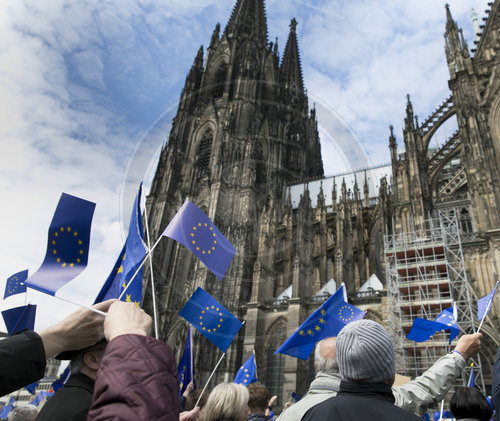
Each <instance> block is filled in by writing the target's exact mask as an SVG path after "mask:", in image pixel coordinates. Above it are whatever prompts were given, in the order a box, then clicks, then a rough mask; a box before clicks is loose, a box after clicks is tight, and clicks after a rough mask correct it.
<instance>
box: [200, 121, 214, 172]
mask: <svg viewBox="0 0 500 421" xmlns="http://www.w3.org/2000/svg"><path fill="white" fill-rule="evenodd" d="M212 141H213V132H212V130H210V129H207V130H205V132H204V133H203V136H202V137H201V141H200V146H199V147H198V155H197V159H196V166H197V167H198V175H199V177H208V176H210V155H211V153H212Z"/></svg>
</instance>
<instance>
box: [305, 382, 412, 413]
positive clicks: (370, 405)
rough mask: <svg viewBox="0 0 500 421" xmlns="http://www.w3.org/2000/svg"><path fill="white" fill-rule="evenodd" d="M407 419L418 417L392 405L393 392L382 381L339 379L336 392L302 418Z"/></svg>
mask: <svg viewBox="0 0 500 421" xmlns="http://www.w3.org/2000/svg"><path fill="white" fill-rule="evenodd" d="M313 420H314V421H321V420H342V421H360V420H362V421H364V420H377V421H409V420H420V418H419V417H417V416H416V415H414V414H412V413H411V412H408V411H406V410H404V409H402V408H399V407H397V406H395V405H394V395H393V394H392V391H391V388H390V386H388V385H387V384H385V383H371V384H361V383H352V382H346V381H342V382H340V392H339V393H338V394H337V396H334V397H332V398H329V399H327V400H326V401H323V402H321V403H319V404H318V405H316V406H313V407H312V408H311V409H310V410H309V411H307V412H306V414H305V415H304V416H303V417H302V421H313Z"/></svg>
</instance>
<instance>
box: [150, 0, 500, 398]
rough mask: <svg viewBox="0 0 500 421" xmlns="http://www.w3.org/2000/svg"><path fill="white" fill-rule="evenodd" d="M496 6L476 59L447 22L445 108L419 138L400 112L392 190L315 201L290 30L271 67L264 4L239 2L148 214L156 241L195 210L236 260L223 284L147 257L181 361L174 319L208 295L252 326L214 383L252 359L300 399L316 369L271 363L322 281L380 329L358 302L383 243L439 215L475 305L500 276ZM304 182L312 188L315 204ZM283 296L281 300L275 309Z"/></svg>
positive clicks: (315, 169) (279, 390)
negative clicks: (445, 220) (295, 193)
mask: <svg viewBox="0 0 500 421" xmlns="http://www.w3.org/2000/svg"><path fill="white" fill-rule="evenodd" d="M499 4H500V2H499V1H495V2H494V4H493V6H492V8H491V10H490V11H489V18H488V20H487V22H486V26H485V28H484V30H483V33H482V35H481V37H480V40H479V43H478V46H477V52H476V54H475V56H474V57H471V56H470V53H469V49H468V47H467V45H466V43H465V41H464V39H463V37H462V35H461V31H460V30H459V29H458V28H457V26H456V24H455V22H454V21H453V19H452V16H451V14H450V11H449V9H448V8H447V15H448V22H447V25H446V36H445V42H446V56H447V60H448V65H449V68H450V82H449V85H450V89H451V96H450V98H449V99H447V100H446V101H445V102H444V103H443V104H442V105H441V106H440V107H439V108H438V109H437V110H436V112H435V113H434V114H433V115H432V116H431V117H430V118H429V119H428V120H426V121H425V122H424V123H423V124H421V125H419V123H418V119H417V118H416V116H415V115H414V114H413V107H412V104H411V101H410V99H409V98H408V105H407V117H406V124H405V129H404V144H405V152H404V153H398V150H397V141H396V137H395V135H394V133H393V132H392V128H391V133H390V138H389V147H390V152H391V158H392V168H389V177H384V178H382V179H381V180H379V181H378V183H377V187H376V189H374V188H373V187H370V186H369V184H370V183H369V182H368V180H367V176H366V172H365V173H363V172H360V173H357V174H351V175H350V176H351V178H352V177H354V178H353V180H354V181H353V182H352V183H351V184H350V185H347V184H346V177H347V175H346V176H345V177H337V178H335V179H333V184H332V180H331V179H330V180H329V182H330V184H329V185H330V186H333V187H331V188H330V189H328V190H326V189H325V190H324V189H323V181H324V182H325V183H324V185H325V186H326V184H327V181H328V180H327V179H323V178H322V177H323V164H322V160H321V148H320V143H319V136H318V129H317V121H316V112H315V109H314V108H313V109H310V108H309V104H308V99H307V95H306V93H305V88H304V82H303V78H302V70H301V63H300V54H299V48H298V44H297V37H296V26H297V22H296V21H295V19H292V21H291V24H290V34H289V38H288V41H287V44H286V47H285V51H284V54H283V58H282V60H281V62H280V60H279V56H278V45H277V42H276V43H272V42H271V43H269V42H268V36H267V23H266V16H265V11H264V2H263V0H258V1H249V0H238V2H237V4H236V6H235V8H234V10H233V13H232V15H231V18H230V20H229V22H228V24H227V26H226V28H225V29H224V31H223V32H222V34H221V33H220V30H221V28H220V26H219V25H217V26H216V28H215V30H214V33H213V35H212V39H211V41H210V46H209V48H208V49H207V51H206V53H204V51H203V48H200V50H199V52H198V54H197V56H196V58H195V60H194V63H193V66H192V67H191V69H190V71H189V74H188V76H187V78H186V83H185V87H184V89H183V92H182V95H181V98H180V102H179V108H178V113H177V116H176V117H175V119H174V122H173V126H172V130H171V133H170V136H169V139H168V143H167V145H166V146H165V147H164V149H163V150H162V152H161V156H160V160H159V163H158V168H157V171H156V175H155V177H154V181H153V184H152V187H151V191H150V194H149V197H148V200H147V208H148V215H149V227H150V228H149V229H150V233H151V236H152V238H157V237H158V236H159V235H160V234H161V231H162V230H163V229H164V228H165V226H166V225H167V224H168V222H169V221H170V220H171V219H172V217H173V216H174V215H175V213H176V211H177V210H178V209H179V208H180V206H181V205H182V203H183V202H184V200H185V199H186V198H189V199H190V200H191V201H193V202H194V203H195V204H197V205H198V206H199V207H200V208H201V209H202V210H204V211H205V213H207V215H208V216H209V217H210V218H211V219H212V220H213V221H214V223H215V224H216V225H217V226H218V227H219V229H220V230H221V231H222V232H223V233H224V234H225V235H226V236H227V238H228V239H229V240H230V241H231V243H232V244H233V245H234V246H235V248H236V256H235V258H234V260H233V262H232V263H231V265H230V267H229V270H228V272H227V274H226V276H225V277H224V280H223V281H219V280H218V279H216V278H215V276H214V275H213V274H211V273H210V272H209V271H208V270H207V269H206V268H205V266H204V265H203V264H202V263H201V262H200V261H198V260H197V259H196V258H195V257H194V256H193V255H192V254H191V253H190V252H189V251H187V250H186V249H185V248H184V247H183V246H181V245H179V244H177V243H175V242H174V241H173V240H170V239H168V240H167V239H165V240H162V242H161V243H160V245H159V246H158V248H157V249H156V250H155V253H154V271H155V281H156V291H157V303H158V307H159V325H160V332H161V333H160V334H161V339H164V340H167V341H168V342H169V343H170V344H171V345H172V346H173V347H174V348H175V350H176V353H177V355H180V353H181V352H182V348H183V345H184V340H185V335H186V331H187V329H186V327H187V324H186V322H185V321H184V320H183V319H181V318H180V317H179V316H178V312H179V310H180V309H181V308H182V306H183V305H184V303H185V302H186V300H187V299H188V298H189V297H190V295H191V294H192V293H193V292H194V290H195V289H196V288H197V287H198V286H201V287H202V288H204V289H205V290H206V291H207V292H209V293H210V294H211V295H213V296H214V297H215V298H216V299H217V300H219V301H220V302H221V303H222V304H223V305H224V306H225V307H226V308H228V309H229V310H230V311H232V312H233V313H234V314H235V315H237V316H238V317H239V318H240V319H243V320H245V321H246V324H245V326H244V327H243V328H242V330H241V331H240V334H239V335H238V336H237V338H236V339H235V341H234V342H233V344H232V345H231V347H230V348H229V350H228V353H227V355H226V358H225V359H224V361H223V363H222V365H221V367H220V369H219V370H218V373H217V375H216V376H215V377H216V378H215V382H217V381H221V380H223V379H225V380H230V379H232V378H233V376H234V374H235V373H236V370H237V368H238V367H239V366H240V364H241V362H242V361H244V360H245V359H247V358H248V357H249V356H250V355H251V353H252V352H253V350H255V352H256V358H257V365H258V370H259V373H258V374H259V378H260V380H261V381H263V382H265V383H267V385H268V387H270V388H271V390H272V392H273V393H276V394H279V396H280V402H283V401H284V400H286V399H287V398H288V397H289V396H290V393H291V392H293V391H296V392H297V393H298V394H302V393H304V392H305V391H306V390H307V387H308V385H309V382H310V380H311V378H312V376H313V367H312V363H311V362H310V361H307V362H304V361H302V360H297V359H295V358H291V357H285V356H282V355H274V351H275V350H276V348H277V347H278V346H279V345H280V344H281V343H282V342H283V341H284V340H285V338H286V337H287V336H289V335H290V334H291V333H292V332H294V331H295V329H296V328H297V327H298V326H299V324H300V323H302V322H303V321H304V320H305V318H306V317H307V316H308V315H309V314H310V313H311V312H312V311H314V309H315V308H317V306H318V303H319V302H321V300H322V299H324V298H325V296H323V295H321V294H320V295H318V293H319V292H320V290H321V289H322V288H323V287H324V286H325V285H326V284H327V283H328V281H329V280H331V279H335V281H336V283H337V286H338V285H339V284H340V282H344V283H345V284H346V287H347V290H348V293H349V296H350V297H351V298H352V299H354V302H355V303H356V304H357V305H359V306H360V307H362V308H363V309H366V310H367V311H368V317H370V318H372V319H375V320H379V321H381V322H384V321H385V320H386V319H387V305H386V298H385V297H383V295H382V298H381V297H380V296H379V297H375V298H374V299H373V298H371V299H368V301H363V300H361V299H360V298H356V292H357V291H358V290H359V288H360V286H361V285H362V284H363V283H364V282H365V281H366V280H367V279H368V278H369V277H370V275H371V274H373V273H375V274H376V275H377V276H378V277H379V278H380V279H381V280H384V276H385V271H384V257H383V234H384V233H386V232H391V231H393V230H396V231H398V230H399V231H401V230H412V229H416V228H419V227H422V226H423V224H424V220H425V219H426V218H427V216H428V215H431V214H434V213H435V212H436V211H437V209H448V208H449V209H456V210H458V213H459V215H460V218H461V219H460V221H461V224H462V227H463V232H464V244H463V246H464V250H465V251H466V255H465V257H466V264H467V268H468V270H469V273H470V280H471V283H472V286H473V289H474V291H475V292H476V295H477V296H479V297H480V296H483V295H485V294H486V293H487V292H489V291H490V290H491V289H492V287H493V284H494V277H493V267H494V266H492V264H491V263H490V262H491V261H493V265H495V267H496V268H497V270H500V217H499V214H498V211H497V209H498V208H499V205H500V188H498V186H499V185H500V184H499V176H500V172H499V165H500V83H499V78H498V71H499V65H498V64H499V54H498V49H499V44H500V43H499V31H500V24H499V19H500V16H499V12H498V8H499V6H498V5H499ZM409 89H410V90H411V89H412V87H409ZM455 116H456V119H457V124H458V131H457V133H456V135H454V136H452V138H451V139H450V140H449V141H448V142H447V143H446V144H445V145H444V146H442V147H441V148H439V149H438V150H437V151H432V150H430V149H429V144H430V140H431V139H432V137H433V135H434V134H435V133H436V131H437V130H438V129H439V127H440V126H441V125H442V124H443V123H445V122H446V121H447V120H448V119H450V118H455ZM313 182H315V183H318V182H319V183H320V188H319V192H318V193H315V194H314V197H313V195H312V193H311V191H310V189H309V184H310V183H313ZM299 184H300V189H301V194H300V197H298V198H296V200H295V201H294V198H293V197H292V189H293V187H294V186H295V187H297V185H299ZM295 190H296V188H295ZM313 202H314V205H313ZM148 279H149V277H148V273H146V275H145V290H146V292H145V294H144V297H145V300H144V302H145V308H146V309H148V310H151V300H150V298H149V297H150V285H149V280H148ZM290 286H292V288H291V294H290V296H289V297H288V298H286V299H281V300H277V299H276V297H278V296H279V295H280V294H281V293H282V292H283V291H284V290H285V289H287V288H288V287H290ZM496 310H500V307H499V308H498V309H497V308H495V310H494V312H492V317H491V320H489V325H488V326H486V327H485V332H486V333H487V336H489V337H488V339H487V341H486V342H488V343H489V344H490V346H489V348H488V349H489V350H488V351H487V352H488V353H491V352H492V350H493V348H494V347H495V345H496V344H498V343H499V341H498V335H497V334H496V332H495V331H494V330H493V326H494V323H496V322H497V318H496V315H497V313H496ZM194 355H195V356H196V361H195V366H196V371H197V378H198V382H199V383H200V384H201V383H202V382H203V381H204V380H205V379H206V378H208V376H209V374H210V371H211V369H212V368H213V367H214V366H215V364H216V362H217V360H218V359H219V357H220V355H221V353H220V351H219V350H218V349H217V348H215V346H213V345H212V344H210V343H209V342H207V341H206V340H205V339H204V338H203V337H201V335H198V334H197V335H196V336H195V352H194ZM488 358H489V359H490V361H491V358H490V356H488ZM215 382H214V384H215Z"/></svg>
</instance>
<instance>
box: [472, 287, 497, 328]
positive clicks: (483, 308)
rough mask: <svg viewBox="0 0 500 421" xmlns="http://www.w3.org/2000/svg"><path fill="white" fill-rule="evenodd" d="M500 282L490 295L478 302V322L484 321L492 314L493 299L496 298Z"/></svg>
mask: <svg viewBox="0 0 500 421" xmlns="http://www.w3.org/2000/svg"><path fill="white" fill-rule="evenodd" d="M497 286H498V282H497V283H496V284H495V288H493V291H491V292H490V293H489V294H488V295H486V296H485V297H483V298H481V299H480V300H478V302H477V320H482V319H484V318H485V317H486V315H487V314H488V313H489V312H490V310H491V306H492V304H493V298H494V297H495V292H496V291H497Z"/></svg>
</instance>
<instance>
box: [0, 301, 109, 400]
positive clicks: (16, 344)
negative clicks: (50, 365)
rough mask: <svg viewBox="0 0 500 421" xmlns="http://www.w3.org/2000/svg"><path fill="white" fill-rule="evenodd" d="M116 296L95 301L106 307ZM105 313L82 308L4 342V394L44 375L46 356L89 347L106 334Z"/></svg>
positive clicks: (0, 387)
mask: <svg viewBox="0 0 500 421" xmlns="http://www.w3.org/2000/svg"><path fill="white" fill-rule="evenodd" d="M113 301H115V300H110V301H106V302H103V303H100V304H97V305H95V307H96V308H97V309H98V310H101V311H106V310H107V309H108V307H109V306H110V305H111V303H112V302H113ZM103 323H104V317H103V316H102V315H100V314H96V313H94V312H92V311H90V310H88V309H79V310H77V311H75V312H73V313H71V314H70V315H69V316H67V317H66V318H64V319H63V320H61V321H60V322H59V323H57V324H56V325H54V326H51V327H49V328H47V329H44V330H42V331H40V332H39V333H35V332H33V331H29V330H25V331H22V332H20V333H19V334H17V335H14V336H11V337H9V338H6V339H4V340H2V341H1V342H0V373H2V374H1V376H0V379H1V380H0V396H3V395H5V394H7V393H10V392H13V391H14V390H17V389H20V388H21V387H24V386H27V385H29V384H31V383H33V382H35V381H36V380H39V379H41V378H42V377H43V375H44V372H45V365H46V360H47V359H48V358H50V357H52V356H54V355H56V354H58V353H59V352H62V351H69V350H74V349H80V348H85V347H87V346H89V345H93V344H95V343H96V342H98V341H99V340H100V339H102V338H103V336H104V330H103Z"/></svg>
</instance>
